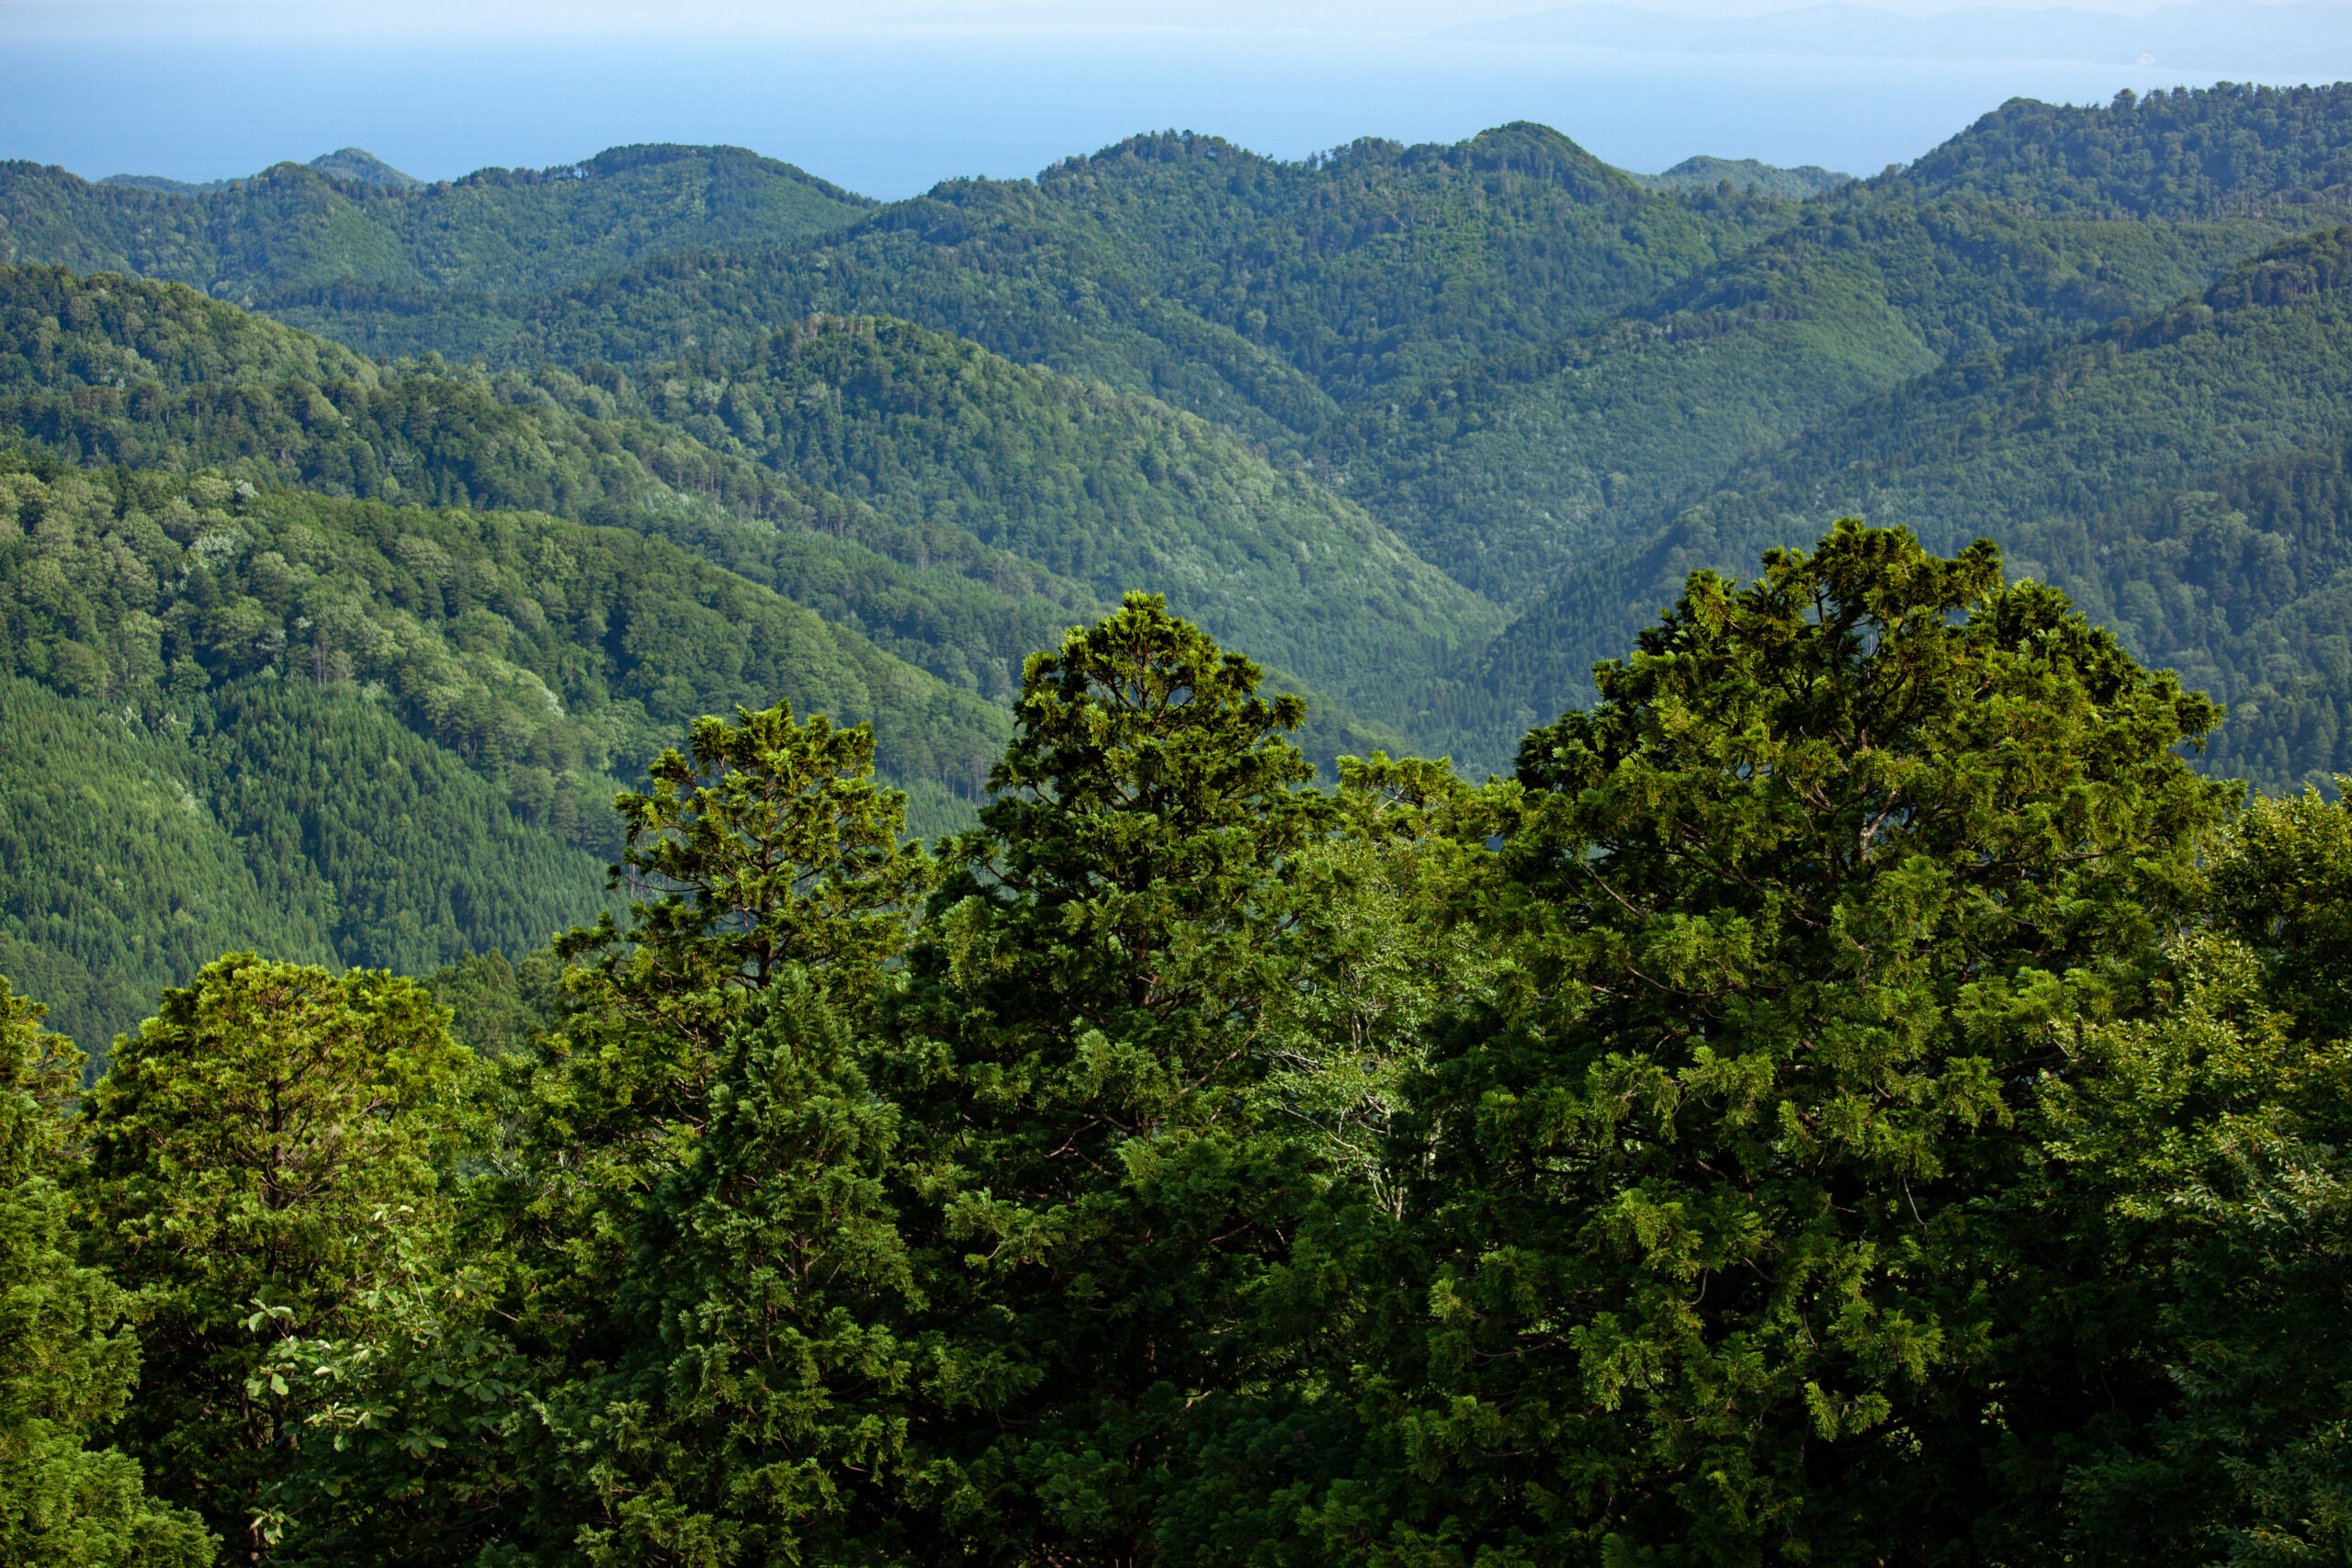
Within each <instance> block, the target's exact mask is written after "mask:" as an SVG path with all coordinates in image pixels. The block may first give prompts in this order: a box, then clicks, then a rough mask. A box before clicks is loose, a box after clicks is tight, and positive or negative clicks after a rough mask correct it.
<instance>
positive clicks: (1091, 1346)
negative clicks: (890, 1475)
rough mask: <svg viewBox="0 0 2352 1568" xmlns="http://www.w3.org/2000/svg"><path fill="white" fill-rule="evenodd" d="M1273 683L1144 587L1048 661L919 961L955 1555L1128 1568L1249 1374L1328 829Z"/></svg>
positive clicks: (916, 1060) (909, 1062)
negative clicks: (1271, 1117)
mask: <svg viewBox="0 0 2352 1568" xmlns="http://www.w3.org/2000/svg"><path fill="white" fill-rule="evenodd" d="M1260 680H1261V672H1260V671H1259V670H1258V668H1257V666H1255V665H1253V664H1251V663H1250V661H1249V660H1246V659H1243V658H1241V657H1240V656H1238V655H1236V654H1229V653H1225V652H1223V651H1221V650H1220V649H1218V648H1217V646H1216V643H1215V642H1214V641H1212V640H1211V639H1210V638H1209V637H1207V636H1206V635H1205V634H1204V633H1203V632H1201V631H1200V630H1199V629H1198V628H1197V627H1194V626H1190V625H1187V624H1186V623H1184V622H1183V621H1181V620H1179V619H1177V618H1175V617H1174V616H1171V615H1169V614H1168V611H1167V609H1166V606H1165V604H1163V602H1162V601H1161V600H1160V599H1159V598H1158V597H1157V596H1156V595H1146V594H1130V595H1128V597H1127V599H1126V601H1125V604H1124V605H1123V606H1122V607H1121V609H1120V610H1119V611H1118V612H1116V613H1115V614H1114V615H1110V616H1108V617H1106V618H1105V619H1104V620H1103V621H1102V622H1100V623H1098V624H1097V625H1095V626H1091V627H1087V628H1084V629H1082V630H1078V631H1074V632H1072V633H1071V634H1070V636H1069V638H1068V639H1067V640H1065V641H1064V642H1063V644H1062V645H1061V647H1060V648H1059V649H1056V650H1055V651H1053V652H1050V653H1041V654H1038V655H1035V656H1034V657H1032V658H1031V659H1030V660H1029V661H1028V664H1027V666H1026V668H1025V670H1024V672H1023V687H1022V695H1021V699H1020V702H1019V705H1018V706H1017V707H1016V709H1015V723H1016V727H1017V728H1016V731H1015V735H1014V738H1013V740H1012V745H1011V747H1010V748H1009V750H1007V752H1006V755H1005V758H1004V760H1003V761H1002V762H1001V763H1000V764H999V765H998V766H997V767H996V769H995V770H994V771H993V772H992V773H991V774H990V776H989V787H990V789H991V791H992V792H993V794H994V795H995V798H994V800H993V801H992V802H991V803H990V804H989V807H986V808H985V809H984V810H983V811H982V813H981V826H980V828H979V829H978V830H976V831H975V832H973V833H970V834H968V835H967V836H966V837H964V838H963V839H962V840H960V841H958V842H957V843H956V845H955V847H954V861H955V866H956V869H955V871H954V873H953V874H952V875H951V877H950V879H949V881H948V883H947V885H946V886H944V889H943V890H942V892H941V893H940V894H939V895H938V896H937V897H936V898H935V899H934V902H933V918H932V919H931V920H930V922H929V923H928V925H927V927H926V931H925V934H924V936H923V938H922V941H921V942H920V943H919V944H918V945H917V947H916V948H915V950H914V951H913V953H911V955H910V984H909V987H908V990H907V992H906V993H905V995H904V996H903V997H902V998H899V1005H898V1007H897V1008H896V1010H895V1011H894V1012H893V1013H892V1014H891V1015H890V1021H889V1024H888V1029H889V1032H890V1034H891V1039H892V1044H891V1050H892V1052H893V1055H894V1058H895V1059H894V1060H893V1062H892V1064H891V1071H890V1073H889V1075H888V1078H887V1080H886V1081H888V1083H889V1085H890V1087H891V1088H892V1089H894V1090H895V1091H896V1092H897V1093H898V1095H899V1098H900V1100H901V1103H902V1104H903V1105H904V1106H905V1108H906V1111H907V1114H908V1125H909V1146H908V1148H907V1150H906V1160H907V1169H906V1170H905V1172H904V1173H903V1177H902V1179H903V1180H904V1181H905V1183H906V1185H907V1189H908V1192H909V1198H908V1201H907V1205H906V1206H907V1210H908V1214H909V1219H908V1223H909V1224H910V1225H912V1226H914V1227H915V1228H916V1230H917V1233H918V1236H919V1239H920V1242H921V1246H920V1248H919V1258H918V1261H919V1264H920V1268H921V1272H920V1274H919V1278H920V1280H921V1281H922V1288H923V1290H924V1292H925V1293H926V1295H927V1297H928V1298H929V1300H930V1303H931V1308H932V1312H933V1319H932V1321H933V1323H934V1324H935V1325H937V1326H938V1328H939V1331H940V1332H941V1334H942V1335H943V1336H944V1337H945V1338H946V1340H947V1341H948V1342H949V1343H950V1345H951V1347H952V1348H951V1349H950V1350H949V1351H947V1352H946V1353H945V1355H944V1359H943V1361H942V1363H941V1367H940V1370H939V1371H938V1372H936V1373H935V1374H934V1376H933V1380H932V1382H931V1384H930V1393H931V1395H932V1397H933V1400H934V1401H935V1403H936V1413H935V1415H934V1416H933V1422H932V1424H931V1430H933V1431H934V1432H936V1433H938V1434H939V1437H938V1439H937V1440H938V1443H939V1447H940V1451H939V1453H938V1455H937V1461H938V1462H937V1464H936V1465H935V1466H934V1468H933V1472H932V1473H933V1483H934V1486H935V1487H936V1490H935V1492H934V1494H933V1506H934V1510H935V1511H934V1514H933V1517H934V1519H935V1520H936V1521H937V1523H938V1528H940V1529H942V1530H943V1531H944V1532H945V1534H946V1535H947V1536H948V1537H951V1538H954V1539H955V1540H956V1542H958V1543H959V1544H957V1545H956V1546H954V1547H953V1548H952V1549H953V1550H969V1551H978V1552H980V1553H981V1554H982V1555H984V1556H987V1557H989V1558H990V1559H991V1560H1005V1561H1012V1560H1016V1559H1017V1560H1023V1561H1030V1560H1035V1559H1036V1558H1037V1557H1039V1556H1040V1555H1046V1554H1056V1555H1057V1554H1061V1553H1065V1552H1068V1553H1076V1554H1078V1555H1080V1556H1082V1557H1085V1558H1087V1559H1089V1560H1099V1561H1109V1562H1119V1561H1127V1560H1130V1559H1132V1558H1134V1557H1135V1556H1136V1555H1137V1554H1139V1553H1140V1552H1141V1551H1144V1550H1145V1537H1146V1535H1147V1533H1148V1517H1149V1514H1150V1510H1151V1506H1152V1499H1153V1497H1154V1495H1155V1494H1156V1493H1157V1491H1158V1490H1159V1488H1160V1487H1162V1486H1163V1485H1165V1484H1166V1483H1167V1482H1168V1471H1167V1468H1166V1466H1167V1463H1168V1461H1169V1456H1170V1453H1171V1452H1172V1451H1173V1450H1174V1449H1175V1448H1176V1447H1178V1446H1179V1445H1180V1444H1181V1442H1182V1431H1183V1428H1184V1427H1185V1425H1186V1422H1187V1420H1188V1419H1189V1417H1188V1416H1187V1411H1188V1409H1189V1408H1190V1407H1191V1406H1192V1404H1193V1403H1194V1402H1196V1401H1197V1400H1198V1398H1199V1397H1200V1396H1201V1395H1202V1394H1203V1393H1204V1392H1205V1391H1207V1390H1210V1389H1212V1388H1216V1387H1219V1386H1225V1385H1228V1384H1229V1383H1230V1382H1232V1381H1233V1380H1235V1379H1238V1378H1239V1377H1240V1376H1241V1375H1242V1369H1241V1367H1240V1365H1239V1364H1238V1358H1239V1357H1240V1355H1241V1354H1242V1351H1241V1347H1242V1345H1243V1343H1244V1341H1245V1339H1246V1338H1247V1337H1246V1336H1245V1335H1243V1334H1241V1333H1240V1332H1239V1329H1240V1326H1241V1325H1242V1322H1243V1320H1244V1319H1245V1318H1246V1316H1247V1314H1248V1313H1249V1311H1250V1305H1249V1292H1250V1290H1251V1289H1252V1287H1253V1285H1254V1283H1255V1282H1256V1281H1257V1280H1259V1279H1260V1278H1261V1276H1262V1273H1263V1270H1264V1268H1265V1266H1266V1263H1267V1261H1268V1260H1269V1258H1272V1257H1277V1256H1279V1255H1280V1253H1281V1251H1282V1250H1283V1247H1284V1245H1285V1237H1286V1235H1287V1234H1288V1231H1289V1228H1290V1224H1291V1219H1292V1211H1293V1210H1294V1208H1295V1203H1296V1201H1297V1200H1298V1197H1299V1195H1300V1193H1301V1191H1302V1180H1301V1155H1300V1150H1299V1148H1298V1146H1297V1145H1295V1144H1294V1143H1291V1142H1289V1141H1286V1140H1283V1139H1277V1138H1263V1137H1256V1136H1253V1135H1252V1134H1253V1131H1254V1128H1255V1122H1256V1119H1257V1111H1256V1110H1255V1108H1254V1107H1253V1104H1252V1102H1251V1100H1250V1096H1249V1092H1248V1091H1249V1089H1250V1087H1251V1086H1252V1085H1254V1084H1255V1083H1257V1082H1258V1081H1259V1080H1260V1079H1261V1078H1262V1077H1263V1076H1264V1074H1265V1072H1266V1071H1267V1066H1268V1057H1267V1054H1266V1050H1265V1046H1266V1039H1267V1036H1266V1017H1265V1013H1266V1003H1267V1000H1268V998H1269V997H1270V996H1272V994H1274V993H1275V992H1277V991H1279V990H1280V989H1281V988H1282V987H1284V986H1285V985H1286V984H1287V983H1288V977H1289V976H1292V975H1293V974H1294V973H1295V970H1296V967H1297V964H1298V962H1299V959H1298V953H1297V950H1296V943H1295V940H1294V937H1295V931H1296V921H1295V913H1296V911H1295V902H1296V898H1297V894H1298V860H1299V854H1300V852H1301V851H1302V849H1304V848H1305V847H1306V846H1307V845H1308V844H1309V843H1311V842H1312V841H1313V840H1314V839H1315V837H1316V835H1317V834H1318V833H1319V832H1321V831H1322V830H1323V829H1325V828H1326V827H1327V826H1328V825H1329V823H1330V822H1331V820H1332V818H1333V808H1332V806H1331V803H1330V801H1329V798H1328V797H1326V796H1324V795H1319V794H1317V793H1314V792H1312V791H1310V790H1308V789H1307V788H1306V785H1307V783H1308V781H1309V780H1310V779H1311V778H1312V777H1313V769H1312V768H1311V766H1310V765H1309V764H1308V763H1307V762H1306V760H1305V759H1304V758H1303V757H1302V756H1301V755H1300V753H1299V751H1298V750H1297V749H1296V748H1295V746H1293V745H1292V744H1291V743H1290V742H1289V740H1288V739H1285V736H1284V732H1285V731H1287V730H1289V729H1292V728H1295V727H1296V726H1297V725H1298V723H1299V722H1300V720H1301V718H1302V717H1303V716H1304V713H1305V708H1304V705H1303V704H1302V703H1301V702H1300V700H1299V699H1298V698H1296V697H1295V696H1282V697H1276V698H1272V699H1269V698H1266V697H1262V696H1261V695H1259V694H1258V686H1259V683H1260ZM936 1549H937V1550H950V1549H951V1548H950V1547H949V1546H947V1545H945V1544H944V1543H943V1544H941V1545H939V1546H938V1547H937V1548H936Z"/></svg>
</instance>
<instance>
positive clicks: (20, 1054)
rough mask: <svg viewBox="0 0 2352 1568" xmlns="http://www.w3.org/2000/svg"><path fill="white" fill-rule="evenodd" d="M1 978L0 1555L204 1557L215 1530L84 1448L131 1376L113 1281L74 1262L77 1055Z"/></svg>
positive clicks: (179, 1567)
mask: <svg viewBox="0 0 2352 1568" xmlns="http://www.w3.org/2000/svg"><path fill="white" fill-rule="evenodd" d="M41 1016H42V1009H41V1008H40V1006H39V1005H38V1004H37V1003H33V1002H28V1001H27V1000H25V999H24V998H20V997H18V996H17V994H16V993H15V991H13V990H12V989H10V987H9V985H8V982H7V981H6V979H4V978H0V1562H9V1563H23V1564H27V1565H28V1568H29V1565H30V1564H33V1563H42V1564H51V1563H53V1564H56V1565H57V1568H202V1565H204V1564H207V1563H209V1562H211V1561H212V1559H213V1552H214V1549H215V1547H216V1546H217V1544H218V1543H217V1542H216V1541H214V1540H211V1539H210V1538H209V1536H207V1535H206V1534H205V1532H204V1529H203V1528H202V1527H201V1526H200V1525H198V1523H197V1521H196V1520H195V1518H194V1517H191V1516H189V1515H188V1514H187V1513H185V1512H183V1511H181V1510H180V1509H177V1508H174V1507H170V1506H164V1505H161V1504H158V1503H155V1502H154V1501H153V1500H151V1499H150V1498H149V1497H148V1496H147V1495H145V1494H144V1492H143V1491H142V1490H141V1475H140V1469H139V1466H138V1464H137V1463H136V1462H135V1461H131V1460H130V1459H128V1458H126V1457H124V1456H123V1455H122V1454H121V1453H119V1452H118V1451H117V1450H112V1449H107V1450H93V1449H91V1448H89V1447H88V1446H87V1444H86V1438H87V1437H88V1435H89V1433H90V1431H91V1429H92V1428H93V1427H99V1426H101V1425H103V1424H104V1423H106V1422H108V1421H110V1420H112V1419H113V1418H114V1417H115V1416H118V1415H119V1414H120V1413H121V1411H122V1408H123V1405H124V1403H125V1402H126V1401H127V1400H128V1398H129V1397H130V1390H131V1387H132V1385H133V1384H134V1383H135V1382H137V1381H138V1376H139V1371H138V1369H139V1345H138V1340H137V1337H136V1336H135V1334H134V1333H133V1331H132V1330H131V1329H130V1326H129V1325H126V1324H125V1323H124V1322H123V1318H124V1316H125V1314H126V1313H127V1312H128V1311H129V1309H130V1306H131V1304H132V1303H131V1301H130V1297H129V1296H128V1295H127V1293H126V1292H124V1291H123V1289H122V1288H121V1286H119V1284H117V1283H116V1282H115V1281H114V1280H110V1279H108V1278H107V1276H106V1275H105V1274H104V1273H103V1272H101V1271H100V1270H98V1269H85V1268H82V1267H80V1266H79V1265H78V1264H77V1263H76V1262H75V1260H74V1238H73V1235H72V1234H71V1232H70V1231H69V1230H68V1229H67V1225H66V1216H67V1206H66V1200H65V1196H64V1194H63V1193H62V1192H61V1191H60V1190H59V1187H58V1181H59V1179H60V1178H61V1177H63V1176H66V1175H67V1174H68V1171H69V1169H70V1156H69V1155H68V1154H67V1151H66V1149H65V1139H66V1131H67V1123H66V1121H65V1117H64V1101H65V1100H66V1099H67V1098H68V1096H69V1095H70V1094H71V1093H72V1092H73V1090H74V1089H76V1088H78V1087H79V1077H80V1075H79V1072H78V1069H79V1068H80V1066H81V1065H82V1056H81V1053H80V1052H78V1051H76V1050H74V1046H73V1043H71V1042H70V1041H66V1040H63V1039H61V1038H60V1037H58V1036H57V1035H54V1034H51V1033H48V1032H45V1031H43V1030H42V1028H41V1026H40V1021H41Z"/></svg>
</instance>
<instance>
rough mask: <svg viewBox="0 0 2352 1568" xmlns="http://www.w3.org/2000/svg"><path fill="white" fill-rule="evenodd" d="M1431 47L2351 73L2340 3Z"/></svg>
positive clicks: (1839, 17)
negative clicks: (1545, 47)
mask: <svg viewBox="0 0 2352 1568" xmlns="http://www.w3.org/2000/svg"><path fill="white" fill-rule="evenodd" d="M1434 36H1436V37H1439V38H1445V39H1465V40H1471V41H1477V42H1492V43H1520V44H1546V45H1553V46H1562V47H1572V48H1583V49H1614V50H1624V51H1632V52H1635V53H1646V54H1781V55H1816V56H1827V57H1832V58H1838V59H1860V60H1900V59H1909V60H2052V61H2057V60H2064V61H2081V62H2091V63H2097V64H2102V65H2148V66H2155V67H2191V66H2195V67H2203V68H2222V67H2227V68H2231V69H2234V70H2241V71H2253V72H2259V73H2285V74H2287V76H2288V78H2289V79H2290V80H2296V81H2320V80H2325V79H2326V78H2328V77H2332V76H2335V75H2337V74H2339V73H2344V72H2346V71H2348V70H2352V6H2347V5H2344V4H2341V3H2339V0H2297V3H2292V4H2287V5H2263V4H2259V3H2257V0H2194V3H2192V4H2190V5H2186V6H2161V7H2159V8H2158V9H2156V10H2154V11H2151V12H2149V13H2148V14H2146V15H2145V16H2136V17H2135V16H2123V15H2119V14H2117V13H2115V12H2111V11H2086V10H2081V9H2078V8H2076V7H2074V6H2050V7H2048V8H2046V9H2031V10H2030V9H2027V8H2025V7H2022V6H1961V7H1959V8H1957V9H1954V10H1950V11H1939V12H1934V13H1931V14H1929V15H1927V16H1905V15H1903V14H1900V13H1898V12H1894V11H1886V10H1881V9H1879V8H1877V7H1875V6H1852V5H1846V4H1843V3H1839V0H1833V3H1831V4H1828V5H1821V6H1802V7H1799V8H1797V9H1793V10H1788V11H1774V12H1771V13H1769V14H1767V15H1764V16H1760V17H1691V16H1677V15H1674V14H1671V13H1667V12H1660V11H1655V10H1648V9H1645V8H1642V7H1639V6H1612V5H1605V4H1604V5H1588V6H1562V7H1560V8H1558V9H1556V10H1550V11H1539V12H1535V13H1532V14H1531V15H1527V16H1520V17H1502V18H1499V19H1497V20H1493V21H1484V22H1465V23H1463V24H1461V25H1459V26H1456V27H1451V28H1442V29H1440V30H1439V31H1438V32H1437V33H1436V34H1435V35H1434Z"/></svg>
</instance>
